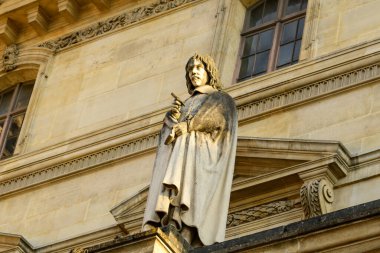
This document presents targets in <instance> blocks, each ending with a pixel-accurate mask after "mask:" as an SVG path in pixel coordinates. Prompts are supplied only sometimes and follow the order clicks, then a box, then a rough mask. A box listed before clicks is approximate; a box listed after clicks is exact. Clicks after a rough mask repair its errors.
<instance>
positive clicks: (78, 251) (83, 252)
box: [70, 248, 88, 253]
mask: <svg viewBox="0 0 380 253" xmlns="http://www.w3.org/2000/svg"><path fill="white" fill-rule="evenodd" d="M70 253H88V250H87V249H83V248H75V249H73V250H71V251H70Z"/></svg>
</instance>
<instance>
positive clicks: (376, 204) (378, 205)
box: [192, 199, 380, 253]
mask: <svg viewBox="0 0 380 253" xmlns="http://www.w3.org/2000/svg"><path fill="white" fill-rule="evenodd" d="M379 215H380V199H378V200H375V201H371V202H367V203H364V204H361V205H357V206H352V207H348V208H345V209H341V210H338V211H335V212H331V213H328V214H325V215H321V216H318V217H314V218H311V219H307V220H303V221H298V222H294V223H291V224H288V225H285V226H280V227H276V228H273V229H269V230H265V231H262V232H258V233H255V234H251V235H247V236H243V237H240V238H236V239H232V240H228V241H225V242H221V243H217V244H214V245H210V246H205V247H202V248H197V249H194V250H193V251H192V252H193V253H207V252H234V251H239V250H243V249H249V248H252V247H256V246H260V245H264V244H268V243H273V242H276V241H280V240H286V239H291V238H294V237H297V236H300V235H304V234H308V233H312V232H315V231H319V230H322V229H326V228H332V227H336V226H339V225H343V224H345V223H350V222H354V221H357V220H362V219H366V218H370V217H373V216H379Z"/></svg>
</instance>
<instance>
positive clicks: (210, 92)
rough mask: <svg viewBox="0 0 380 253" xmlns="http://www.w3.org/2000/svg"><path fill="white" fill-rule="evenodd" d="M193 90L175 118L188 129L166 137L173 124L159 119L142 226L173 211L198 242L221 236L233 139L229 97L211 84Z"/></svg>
mask: <svg viewBox="0 0 380 253" xmlns="http://www.w3.org/2000/svg"><path fill="white" fill-rule="evenodd" d="M200 90H202V91H201V92H199V91H195V92H194V93H193V95H192V96H191V97H190V98H188V99H187V100H186V101H185V105H184V106H182V108H181V117H180V119H179V120H178V122H188V126H189V127H188V132H187V133H185V134H183V135H181V136H179V137H178V138H177V139H176V140H175V142H173V143H171V144H169V145H165V140H166V139H167V137H168V136H169V134H170V133H171V130H172V127H173V125H175V124H176V123H177V122H175V121H173V120H172V119H171V118H170V117H169V115H170V114H169V113H168V114H167V115H166V117H165V120H164V126H163V128H162V130H161V133H160V138H159V145H158V151H157V156H156V160H155V164H154V169H153V176H152V181H151V185H150V190H149V195H148V201H147V206H146V210H145V214H144V221H143V230H147V229H148V226H145V227H144V225H146V224H150V225H153V226H163V225H166V224H167V217H168V214H169V210H170V212H172V215H173V219H174V220H175V221H176V225H177V227H178V228H179V229H181V227H182V225H183V223H184V224H186V225H187V226H190V227H195V228H196V229H197V232H198V236H199V238H200V240H201V241H202V243H203V244H205V245H210V244H213V243H215V242H221V241H223V240H224V237H225V229H226V221H227V214H228V206H229V199H230V192H231V184H232V177H233V170H234V162H235V153H236V142H237V135H236V129H237V112H236V106H235V103H234V101H233V99H232V98H231V97H230V96H229V95H228V94H227V93H224V92H222V91H216V90H215V89H213V88H211V86H208V87H206V89H200Z"/></svg>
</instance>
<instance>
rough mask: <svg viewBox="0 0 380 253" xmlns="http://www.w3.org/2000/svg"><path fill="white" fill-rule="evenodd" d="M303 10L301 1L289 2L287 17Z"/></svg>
mask: <svg viewBox="0 0 380 253" xmlns="http://www.w3.org/2000/svg"><path fill="white" fill-rule="evenodd" d="M300 10H301V0H289V1H288V6H286V10H285V15H288V14H291V13H294V12H297V11H300Z"/></svg>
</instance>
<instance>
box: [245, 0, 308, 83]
mask: <svg viewBox="0 0 380 253" xmlns="http://www.w3.org/2000/svg"><path fill="white" fill-rule="evenodd" d="M306 5H307V0H265V1H260V2H259V3H257V4H256V5H254V6H252V7H251V8H250V9H248V11H247V15H246V20H245V26H244V31H243V33H242V37H243V46H242V52H241V58H240V61H241V63H240V72H239V76H238V81H241V80H245V79H248V78H251V77H253V76H257V75H260V74H263V73H266V72H269V71H273V70H275V69H278V68H282V67H285V66H289V65H292V64H294V63H296V62H298V58H299V53H300V48H301V40H302V33H303V27H304V23H305V14H306Z"/></svg>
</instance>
